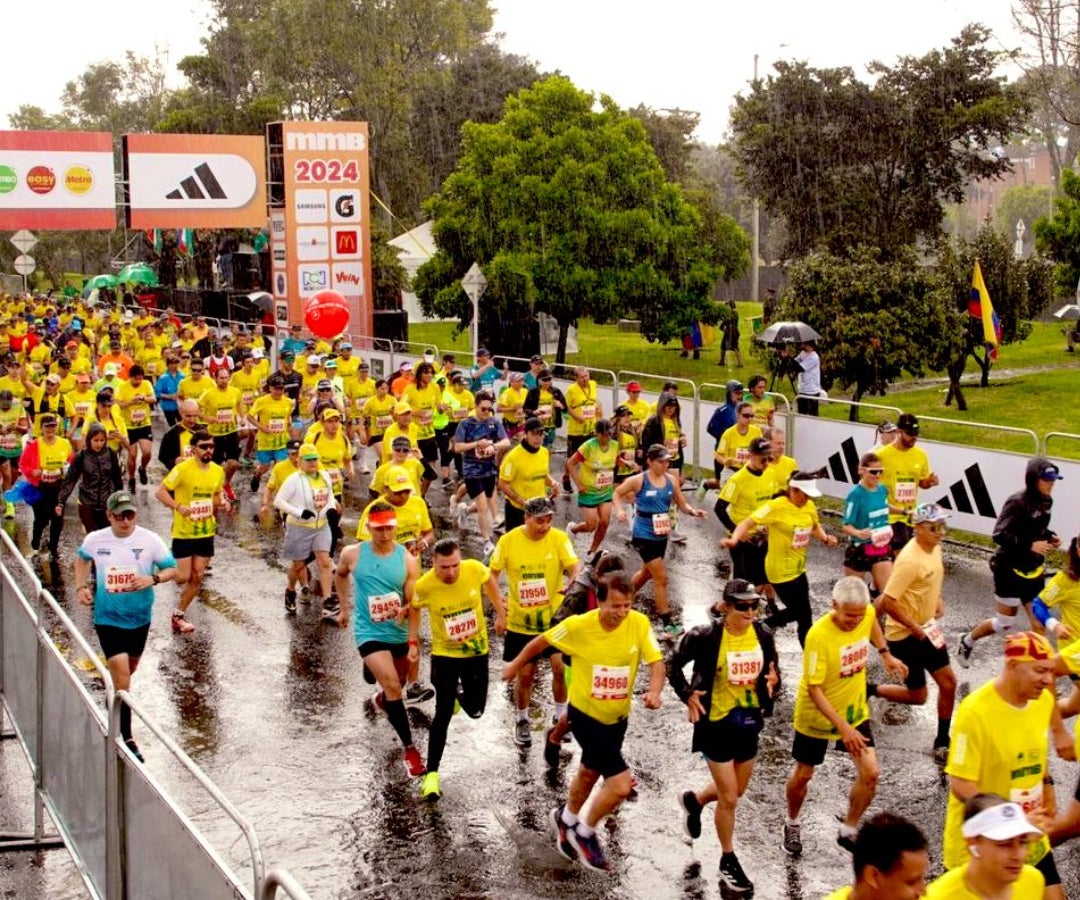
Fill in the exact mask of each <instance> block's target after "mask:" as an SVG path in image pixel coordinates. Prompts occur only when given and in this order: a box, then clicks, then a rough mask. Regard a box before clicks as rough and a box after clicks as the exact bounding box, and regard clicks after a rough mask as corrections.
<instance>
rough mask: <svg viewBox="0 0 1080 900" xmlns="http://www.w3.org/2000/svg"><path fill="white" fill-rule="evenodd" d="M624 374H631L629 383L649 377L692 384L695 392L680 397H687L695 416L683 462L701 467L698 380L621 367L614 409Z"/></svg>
mask: <svg viewBox="0 0 1080 900" xmlns="http://www.w3.org/2000/svg"><path fill="white" fill-rule="evenodd" d="M623 376H629V377H627V378H626V379H625V380H626V383H627V384H629V383H630V382H631V381H636V380H638V379H640V378H649V379H656V380H658V381H660V382H661V384H663V383H664V382H668V381H672V382H674V383H675V384H688V385H690V387H691V388H692V389H693V393H691V394H690V395H689V396H680V398H679V399H680V400H682V399H685V400H686V401H687V405H688V406H689V407H690V409H691V411H692V414H693V418H692V422H691V428H690V431H689V434H688V435H687V444H686V447H684V448H683V463H684V464H686V463H689V464H690V465H691V466H692V467H693V468H695V469H698V468H700V466H699V464H698V462H699V461H698V442H697V437H696V436H697V433H698V431H699V430H700V423H701V409H700V406H699V397H698V386H697V382H695V381H693V380H691V379H689V378H680V377H679V376H677V375H672V376H668V375H663V376H660V375H652V374H650V373H648V372H633V371H630V370H629V369H620V370H619V372H618V374H617V375H616V376H615V390H614V391H613V393H614V394H615V399H614V404H613V407H612V408H613V409H614V406H618V404H619V386H620V384H621V383H622V382H623ZM661 390H663V389H662V388H661ZM650 393H651V392H650ZM657 393H658V394H659V393H660V392H659V391H658V392H657ZM657 412H659V410H657ZM683 433H684V434H687V432H685V431H684V432H683ZM690 435H693V436H694V439H693V440H690V439H689V436H690ZM688 449H689V450H690V459H687V458H686V457H687V453H686V451H687V450H688Z"/></svg>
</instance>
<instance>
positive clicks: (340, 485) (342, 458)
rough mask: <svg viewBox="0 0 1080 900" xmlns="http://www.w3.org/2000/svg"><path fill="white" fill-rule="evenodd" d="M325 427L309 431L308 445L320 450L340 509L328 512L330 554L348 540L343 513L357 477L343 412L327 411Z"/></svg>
mask: <svg viewBox="0 0 1080 900" xmlns="http://www.w3.org/2000/svg"><path fill="white" fill-rule="evenodd" d="M320 424H321V425H322V428H321V429H320V431H319V432H318V433H317V434H312V431H314V429H315V426H312V428H311V429H310V430H309V431H308V437H306V438H305V439H304V440H305V442H309V443H311V445H312V446H314V447H315V449H316V450H318V451H319V465H320V466H321V467H322V468H323V469H325V470H326V473H327V474H328V475H329V476H330V484H331V485H333V489H334V498H335V499H336V500H337V506H336V507H335V508H334V509H331V510H329V511H328V512H327V513H326V520H327V522H329V524H330V535H331V543H330V552H331V555H332V554H333V552H334V548H335V547H336V546H337V545H338V542H339V541H340V540H341V539H342V537H344V533H343V532H342V530H341V513H342V510H343V509H344V491H345V482H346V481H351V480H352V478H353V476H354V475H355V471H354V470H353V461H352V445H351V444H350V443H349V441H348V438H346V437H345V429H344V428H343V427H342V425H341V413H340V412H338V410H337V409H335V408H334V407H332V406H329V407H327V408H326V409H324V410H323V414H322V422H321V423H320Z"/></svg>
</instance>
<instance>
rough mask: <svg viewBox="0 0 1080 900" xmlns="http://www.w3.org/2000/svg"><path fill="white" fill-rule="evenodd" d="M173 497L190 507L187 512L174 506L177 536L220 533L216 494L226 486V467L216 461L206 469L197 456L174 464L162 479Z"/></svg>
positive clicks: (197, 536) (174, 522)
mask: <svg viewBox="0 0 1080 900" xmlns="http://www.w3.org/2000/svg"><path fill="white" fill-rule="evenodd" d="M162 484H164V485H165V487H166V488H167V489H168V490H170V491H172V495H173V498H174V499H175V500H176V502H177V503H179V504H180V505H181V506H186V507H187V508H188V514H187V515H186V516H185V515H183V514H182V513H181V512H180V510H178V509H174V510H173V522H172V536H173V537H174V538H207V537H213V536H214V535H215V534H217V518H216V517H215V515H214V505H215V504H214V498H215V497H216V495H217V494H218V493H219V492H220V491H221V489H222V488H223V487H224V486H225V470H224V469H223V468H221V466H219V465H218V464H217V463H214V462H212V463H210V465H208V466H207V467H206V468H205V469H204V468H202V466H200V465H199V461H198V460H197V459H186V460H184V461H183V462H182V463H179V464H178V465H176V466H174V467H173V469H172V471H171V472H169V474H168V475H166V476H165V480H164V481H162Z"/></svg>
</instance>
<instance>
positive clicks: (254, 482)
mask: <svg viewBox="0 0 1080 900" xmlns="http://www.w3.org/2000/svg"><path fill="white" fill-rule="evenodd" d="M251 493H253V494H257V493H259V476H258V475H252V476H251Z"/></svg>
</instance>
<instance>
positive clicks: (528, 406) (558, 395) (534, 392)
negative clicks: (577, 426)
mask: <svg viewBox="0 0 1080 900" xmlns="http://www.w3.org/2000/svg"><path fill="white" fill-rule="evenodd" d="M550 393H551V396H552V397H554V398H555V399H556V400H558V401H559V402H560V403H561V404H562V405H563V407H564V408H565V407H566V397H564V396H563V392H562V391H560V390H559V389H558V388H557V387H555V385H552V386H551V390H550ZM539 405H540V388H538V387H534V388H532V389H531V390H530V391H529V392H528V393H527V394H526V395H525V402H524V403H523V404H522V406H521V408H522V409H523V410H524V411H525V415H527V416H535V415H536V408H537V407H538V406H539ZM553 412H554V414H555V416H554V419H553V421H554V422H555V427H556V428H559V427H561V426H562V414H563V411H562V410H561V409H559V407H557V406H556V407H555V409H554V410H553Z"/></svg>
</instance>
